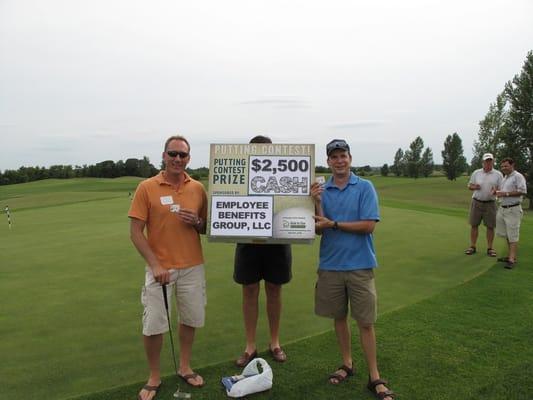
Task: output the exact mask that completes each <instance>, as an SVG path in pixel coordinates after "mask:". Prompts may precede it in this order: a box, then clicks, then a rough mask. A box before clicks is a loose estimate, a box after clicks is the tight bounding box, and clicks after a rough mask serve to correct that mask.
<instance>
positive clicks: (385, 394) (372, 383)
mask: <svg viewBox="0 0 533 400" xmlns="http://www.w3.org/2000/svg"><path fill="white" fill-rule="evenodd" d="M378 385H384V386H387V385H388V383H387V381H385V380H383V379H376V380H375V381H372V380H370V377H368V385H366V387H367V388H368V390H370V391H371V392H372V394H373V395H374V396H375V397H376V399H379V400H384V399H386V398H387V397H390V398H391V399H395V398H396V395H395V394H394V392H393V391H392V390H389V389H387V390H385V391H384V392H376V386H378Z"/></svg>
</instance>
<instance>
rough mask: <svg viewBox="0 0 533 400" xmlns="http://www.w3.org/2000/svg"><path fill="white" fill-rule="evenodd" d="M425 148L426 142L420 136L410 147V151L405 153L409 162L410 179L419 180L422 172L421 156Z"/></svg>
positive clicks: (408, 174)
mask: <svg viewBox="0 0 533 400" xmlns="http://www.w3.org/2000/svg"><path fill="white" fill-rule="evenodd" d="M423 148H424V141H423V140H422V138H421V137H420V136H417V137H416V139H415V140H413V141H412V142H411V144H410V145H409V150H407V151H406V152H405V155H404V156H405V159H406V162H407V165H406V167H407V176H409V177H410V178H418V177H419V176H420V172H421V164H420V160H421V155H422V149H423Z"/></svg>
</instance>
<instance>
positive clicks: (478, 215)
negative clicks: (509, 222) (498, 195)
mask: <svg viewBox="0 0 533 400" xmlns="http://www.w3.org/2000/svg"><path fill="white" fill-rule="evenodd" d="M482 220H483V224H485V226H486V227H487V228H494V227H495V226H496V202H495V201H491V202H489V203H482V202H480V201H477V200H474V199H472V203H471V204H470V218H469V220H468V222H469V224H470V225H471V226H479V224H481V221H482Z"/></svg>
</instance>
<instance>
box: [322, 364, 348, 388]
mask: <svg viewBox="0 0 533 400" xmlns="http://www.w3.org/2000/svg"><path fill="white" fill-rule="evenodd" d="M337 371H344V372H346V375H342V374H339V373H338V372H337ZM337 371H335V372H334V373H333V374H331V375H330V376H329V378H328V379H329V383H331V384H332V385H338V384H339V383H341V382H342V381H345V380H346V379H348V378H349V377H350V376H353V374H354V368H353V367H352V368H350V367H348V366H346V365H344V364H343V365H341V366H340V367H339V368H337ZM332 379H336V380H337V383H333V382H331V380H332Z"/></svg>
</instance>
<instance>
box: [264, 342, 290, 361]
mask: <svg viewBox="0 0 533 400" xmlns="http://www.w3.org/2000/svg"><path fill="white" fill-rule="evenodd" d="M268 350H270V355H271V356H272V358H273V359H274V361H277V362H285V361H287V354H285V352H284V351H283V350H282V349H281V347H276V348H274V349H272V348H271V347H270V346H269V347H268Z"/></svg>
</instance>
